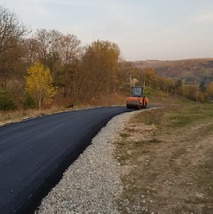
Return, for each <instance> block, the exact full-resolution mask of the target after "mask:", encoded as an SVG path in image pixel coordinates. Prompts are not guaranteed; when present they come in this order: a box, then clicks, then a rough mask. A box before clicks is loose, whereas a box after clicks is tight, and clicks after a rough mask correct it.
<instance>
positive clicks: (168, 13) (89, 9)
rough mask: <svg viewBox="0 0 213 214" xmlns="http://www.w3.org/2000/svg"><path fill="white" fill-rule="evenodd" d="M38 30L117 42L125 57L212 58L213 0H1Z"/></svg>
mask: <svg viewBox="0 0 213 214" xmlns="http://www.w3.org/2000/svg"><path fill="white" fill-rule="evenodd" d="M0 5H1V6H3V7H5V8H7V9H9V10H11V11H13V12H14V13H15V14H16V15H17V16H18V18H19V20H20V22H23V23H24V24H25V25H26V26H27V27H29V28H31V29H32V31H33V32H35V31H36V29H48V30H53V29H54V30H58V31H60V32H62V33H64V34H66V33H70V34H74V35H76V36H77V38H78V39H79V40H80V41H81V42H82V45H88V44H90V43H91V42H93V41H95V40H97V39H99V40H107V41H111V42H113V43H116V44H117V45H118V46H119V48H120V50H121V53H122V56H123V58H124V59H125V60H130V61H136V60H179V59H189V58H190V59H191V58H210V57H213V0H0Z"/></svg>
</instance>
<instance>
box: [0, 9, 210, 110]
mask: <svg viewBox="0 0 213 214" xmlns="http://www.w3.org/2000/svg"><path fill="white" fill-rule="evenodd" d="M171 72H172V71H171ZM132 85H144V86H146V93H147V94H151V93H152V91H153V90H161V91H164V92H165V93H173V94H179V95H181V96H186V97H188V98H189V99H192V100H195V101H201V102H205V101H207V100H211V99H212V98H213V82H212V81H208V82H200V83H199V84H195V85H188V84H184V81H183V79H181V78H176V77H171V76H166V77H165V76H162V75H159V74H158V73H157V72H156V70H155V68H153V67H150V66H148V65H147V66H145V67H138V66H137V65H135V63H133V62H127V61H125V60H124V59H123V58H122V53H121V51H120V48H119V46H118V45H117V44H116V43H114V42H111V41H106V40H95V41H93V42H92V43H91V44H88V45H86V46H83V45H82V43H81V41H80V40H79V39H78V38H77V36H76V35H74V34H69V33H67V34H64V33H62V32H59V31H57V30H55V29H53V30H47V29H36V30H33V31H31V30H30V29H28V28H27V27H26V26H25V25H24V24H22V23H21V22H20V21H19V19H18V17H17V15H16V14H15V13H14V12H11V11H10V10H8V9H7V8H4V7H2V6H0V110H1V111H2V112H3V111H9V110H15V109H30V108H38V109H41V108H48V107H49V106H51V105H56V106H57V105H60V106H64V107H72V106H74V105H79V104H89V103H90V102H91V100H94V99H98V98H100V97H104V96H110V95H112V94H123V95H125V96H126V95H128V93H129V88H130V86H132Z"/></svg>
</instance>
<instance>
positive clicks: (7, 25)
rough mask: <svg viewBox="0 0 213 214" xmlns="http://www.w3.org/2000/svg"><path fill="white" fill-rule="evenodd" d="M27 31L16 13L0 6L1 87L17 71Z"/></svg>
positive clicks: (4, 86) (4, 85)
mask: <svg viewBox="0 0 213 214" xmlns="http://www.w3.org/2000/svg"><path fill="white" fill-rule="evenodd" d="M27 33H28V31H27V29H26V27H25V26H24V25H22V24H20V22H19V21H18V18H17V16H16V15H15V14H14V13H12V12H10V11H9V10H8V9H6V8H4V7H2V6H0V59H1V60H0V77H1V78H0V85H1V87H3V88H6V85H7V82H8V81H9V80H10V79H11V78H13V77H14V75H17V74H18V72H19V69H20V66H21V60H22V57H23V54H24V50H23V49H22V42H23V36H24V35H26V34H27Z"/></svg>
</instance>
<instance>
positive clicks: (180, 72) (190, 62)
mask: <svg viewBox="0 0 213 214" xmlns="http://www.w3.org/2000/svg"><path fill="white" fill-rule="evenodd" d="M133 67H137V68H143V69H144V68H153V69H155V71H156V73H157V74H158V75H159V76H163V77H167V78H168V77H171V78H175V79H182V80H184V82H185V83H189V84H200V83H208V82H210V81H213V58H205V59H185V60H176V61H161V60H146V61H134V62H133Z"/></svg>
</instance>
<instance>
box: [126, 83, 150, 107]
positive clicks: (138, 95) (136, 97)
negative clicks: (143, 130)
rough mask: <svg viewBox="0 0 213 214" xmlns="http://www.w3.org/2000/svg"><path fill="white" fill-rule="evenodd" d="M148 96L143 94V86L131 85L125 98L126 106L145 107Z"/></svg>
mask: <svg viewBox="0 0 213 214" xmlns="http://www.w3.org/2000/svg"><path fill="white" fill-rule="evenodd" d="M147 104H148V98H147V97H145V95H144V87H142V86H133V87H131V95H130V97H127V99H126V107H127V108H128V109H142V108H146V107H147Z"/></svg>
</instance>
